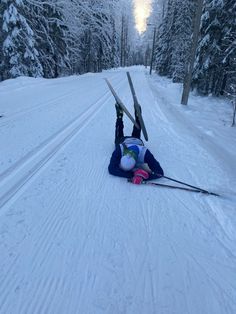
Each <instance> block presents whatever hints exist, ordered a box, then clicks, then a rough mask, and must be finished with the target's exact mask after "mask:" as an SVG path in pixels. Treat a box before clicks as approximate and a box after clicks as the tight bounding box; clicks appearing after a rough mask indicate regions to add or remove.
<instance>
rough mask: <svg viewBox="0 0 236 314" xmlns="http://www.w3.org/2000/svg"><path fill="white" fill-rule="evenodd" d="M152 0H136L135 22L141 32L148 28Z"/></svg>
mask: <svg viewBox="0 0 236 314" xmlns="http://www.w3.org/2000/svg"><path fill="white" fill-rule="evenodd" d="M151 2H152V1H151V0H134V8H135V9H134V10H135V23H136V28H137V30H138V32H139V33H142V32H144V31H145V30H146V27H147V25H146V21H147V18H148V17H149V15H150V13H151Z"/></svg>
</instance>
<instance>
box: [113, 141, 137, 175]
mask: <svg viewBox="0 0 236 314" xmlns="http://www.w3.org/2000/svg"><path fill="white" fill-rule="evenodd" d="M120 159H121V149H120V146H119V145H117V146H116V149H115V150H114V152H113V154H112V156H111V160H110V164H109V166H108V171H109V173H110V174H112V175H113V176H118V177H123V178H132V177H133V172H132V171H124V170H122V169H120V167H119V165H120Z"/></svg>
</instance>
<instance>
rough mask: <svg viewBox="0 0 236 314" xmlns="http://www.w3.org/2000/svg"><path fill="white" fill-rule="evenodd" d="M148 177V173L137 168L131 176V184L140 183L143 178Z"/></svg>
mask: <svg viewBox="0 0 236 314" xmlns="http://www.w3.org/2000/svg"><path fill="white" fill-rule="evenodd" d="M148 178H149V173H148V172H147V171H145V170H143V169H137V170H135V172H134V176H133V178H132V183H133V184H141V183H142V182H143V180H144V179H145V180H147V179H148Z"/></svg>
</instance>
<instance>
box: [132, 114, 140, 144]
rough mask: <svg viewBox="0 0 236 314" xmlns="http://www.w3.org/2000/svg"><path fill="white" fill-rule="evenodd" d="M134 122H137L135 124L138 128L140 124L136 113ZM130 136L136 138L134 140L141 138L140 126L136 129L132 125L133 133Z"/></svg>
mask: <svg viewBox="0 0 236 314" xmlns="http://www.w3.org/2000/svg"><path fill="white" fill-rule="evenodd" d="M135 121H136V122H137V124H138V125H139V126H140V122H139V118H138V116H137V114H136V111H135ZM132 136H133V137H136V138H141V126H140V128H139V129H138V128H136V126H135V125H134V127H133V132H132Z"/></svg>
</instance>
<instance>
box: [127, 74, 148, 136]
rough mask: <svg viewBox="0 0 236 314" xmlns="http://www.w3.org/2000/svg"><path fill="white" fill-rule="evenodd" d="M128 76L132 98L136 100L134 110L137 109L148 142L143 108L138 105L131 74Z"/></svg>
mask: <svg viewBox="0 0 236 314" xmlns="http://www.w3.org/2000/svg"><path fill="white" fill-rule="evenodd" d="M126 74H127V77H128V81H129V86H130V90H131V93H132V96H133V100H134V109H135V112H136V113H137V116H138V118H139V122H140V125H141V130H142V132H143V136H144V138H145V140H146V141H148V134H147V130H146V127H145V124H144V121H143V117H142V113H141V106H140V104H139V103H138V99H137V96H136V93H135V89H134V85H133V82H132V80H131V76H130V73H129V72H126Z"/></svg>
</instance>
